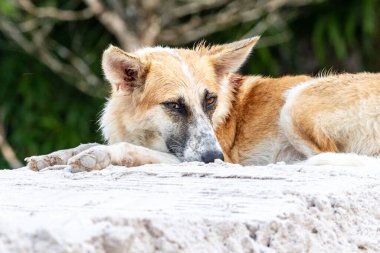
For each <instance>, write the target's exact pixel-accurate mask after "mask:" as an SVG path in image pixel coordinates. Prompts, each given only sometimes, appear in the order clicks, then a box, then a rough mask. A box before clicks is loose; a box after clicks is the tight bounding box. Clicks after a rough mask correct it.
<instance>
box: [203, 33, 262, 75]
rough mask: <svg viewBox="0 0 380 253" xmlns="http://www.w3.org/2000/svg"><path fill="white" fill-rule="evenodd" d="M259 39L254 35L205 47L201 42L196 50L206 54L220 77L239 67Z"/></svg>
mask: <svg viewBox="0 0 380 253" xmlns="http://www.w3.org/2000/svg"><path fill="white" fill-rule="evenodd" d="M259 39H260V36H256V37H252V38H249V39H244V40H239V41H236V42H232V43H229V44H224V45H216V46H212V47H205V46H204V45H202V44H201V45H199V46H198V47H197V48H196V50H197V51H198V52H199V53H201V54H202V55H204V54H206V55H208V56H209V57H210V58H211V62H212V64H213V65H214V68H215V72H216V74H217V76H218V77H222V76H225V75H226V74H228V73H231V72H235V71H237V70H238V69H239V68H240V66H241V65H242V64H243V63H244V62H245V60H246V59H247V57H248V56H249V54H250V53H251V51H252V48H253V47H254V46H255V45H256V43H257V42H258V41H259Z"/></svg>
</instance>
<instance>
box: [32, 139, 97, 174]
mask: <svg viewBox="0 0 380 253" xmlns="http://www.w3.org/2000/svg"><path fill="white" fill-rule="evenodd" d="M99 145H100V144H98V143H88V144H81V145H79V146H78V147H76V148H70V149H64V150H59V151H56V152H53V153H50V154H47V155H40V156H31V157H27V158H25V161H26V162H27V165H26V166H27V167H29V169H31V170H35V171H39V170H42V169H44V168H46V167H51V166H55V165H67V161H68V160H69V159H70V158H71V157H73V156H75V155H77V154H79V153H80V152H82V151H84V150H86V149H89V148H92V147H95V146H99Z"/></svg>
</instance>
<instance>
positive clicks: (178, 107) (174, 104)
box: [161, 98, 186, 114]
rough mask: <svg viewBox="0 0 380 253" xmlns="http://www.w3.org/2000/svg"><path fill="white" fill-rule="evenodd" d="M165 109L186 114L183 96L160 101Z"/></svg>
mask: <svg viewBox="0 0 380 253" xmlns="http://www.w3.org/2000/svg"><path fill="white" fill-rule="evenodd" d="M161 104H162V105H163V106H164V107H165V108H166V109H168V110H169V111H172V112H177V113H180V114H186V106H185V102H184V99H183V98H179V99H177V100H170V101H165V102H162V103H161Z"/></svg>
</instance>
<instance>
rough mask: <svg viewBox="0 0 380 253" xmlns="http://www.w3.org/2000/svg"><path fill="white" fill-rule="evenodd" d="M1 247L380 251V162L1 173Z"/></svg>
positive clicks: (34, 249)
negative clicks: (378, 164) (378, 165)
mask: <svg viewBox="0 0 380 253" xmlns="http://www.w3.org/2000/svg"><path fill="white" fill-rule="evenodd" d="M0 252H2V253H7V252H12V253H18V252H20V253H21V252H22V253H24V252H49V253H50V252H54V253H55V252H57V253H66V252H70V253H71V252H87V253H91V252H109V253H119V252H120V253H121V252H197V253H199V252H380V168H376V167H366V168H363V167H362V168H358V167H331V166H330V167H329V166H319V167H312V166H306V165H303V166H302V165H292V166H290V165H281V164H279V165H270V166H266V167H254V166H252V167H241V166H238V165H227V164H222V163H219V164H210V165H202V164H199V163H187V164H180V165H149V166H142V167H137V168H124V167H110V168H107V169H105V170H103V171H97V172H89V173H77V174H71V173H69V172H66V171H62V170H56V171H42V172H33V171H29V170H28V169H26V168H22V169H18V170H13V171H10V170H5V171H0Z"/></svg>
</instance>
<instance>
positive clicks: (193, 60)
mask: <svg viewBox="0 0 380 253" xmlns="http://www.w3.org/2000/svg"><path fill="white" fill-rule="evenodd" d="M258 41H259V37H253V38H249V39H244V40H240V41H236V42H233V43H229V44H223V45H213V46H208V45H205V43H200V44H198V45H196V46H195V47H194V48H193V49H183V48H169V47H159V46H158V47H152V48H150V47H149V48H142V49H139V50H137V51H135V52H130V53H128V52H125V51H123V50H121V49H120V48H117V47H114V46H110V47H109V48H108V49H106V50H105V51H104V53H103V57H102V68H103V71H104V74H105V78H106V79H107V80H108V82H109V83H110V84H111V87H112V93H111V95H110V97H109V99H108V102H107V103H106V105H105V108H104V110H103V113H102V116H101V120H100V122H101V130H102V133H103V136H104V139H105V140H106V142H107V145H99V144H84V145H80V146H79V147H77V148H73V149H68V150H62V151H57V152H54V153H51V154H49V155H43V156H33V157H29V158H27V159H26V161H27V162H28V167H29V168H31V169H33V170H41V169H43V168H46V167H50V166H55V165H63V166H69V168H70V169H71V171H72V172H79V171H91V170H100V169H103V168H105V167H107V166H109V165H111V164H112V165H123V166H139V165H143V164H149V163H180V162H185V161H202V162H204V163H210V162H214V161H215V160H217V159H219V160H224V161H225V162H230V163H238V164H241V165H266V164H269V163H276V162H279V161H284V162H286V163H294V162H299V161H305V160H306V161H310V160H313V159H314V164H318V163H327V164H328V163H331V162H332V161H334V160H335V162H336V157H335V156H334V155H333V156H331V154H335V153H354V154H357V155H365V156H373V157H376V156H378V155H379V154H380V74H377V73H358V74H335V75H328V76H320V77H311V76H306V75H299V76H284V77H280V78H270V77H263V76H242V75H239V74H235V72H236V71H237V70H238V69H239V68H240V67H241V66H242V64H243V63H244V62H245V61H246V59H247V58H248V56H249V55H250V53H251V51H252V49H253V47H254V46H255V45H256V43H257V42H258ZM327 154H329V155H327ZM315 157H320V159H316V158H315ZM347 157H348V156H347ZM347 157H343V159H340V160H342V161H343V160H345V159H346V158H347ZM351 157H352V156H351ZM357 157H359V156H357ZM325 159H327V160H328V161H325ZM369 159H370V158H369ZM338 160H339V159H338ZM344 163H345V162H343V164H344ZM347 163H348V164H349V165H350V164H352V163H354V162H352V161H348V162H347Z"/></svg>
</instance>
